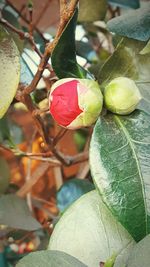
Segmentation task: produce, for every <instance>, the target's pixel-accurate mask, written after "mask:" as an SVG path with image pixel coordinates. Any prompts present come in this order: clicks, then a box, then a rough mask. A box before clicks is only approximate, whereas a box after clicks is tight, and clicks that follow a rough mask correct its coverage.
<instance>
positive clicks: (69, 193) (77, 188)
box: [57, 178, 94, 212]
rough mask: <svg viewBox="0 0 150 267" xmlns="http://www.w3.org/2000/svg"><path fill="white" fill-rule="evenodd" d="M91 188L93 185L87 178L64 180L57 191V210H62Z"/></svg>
mask: <svg viewBox="0 0 150 267" xmlns="http://www.w3.org/2000/svg"><path fill="white" fill-rule="evenodd" d="M93 189H94V185H93V184H92V183H90V182H89V181H88V180H81V179H75V178H74V179H70V180H69V181H67V182H65V183H64V184H63V186H62V187H61V188H60V189H59V191H58V192H57V206H58V208H59V210H60V211H62V212H63V211H64V210H65V209H66V208H67V207H69V205H71V204H72V203H73V202H74V201H75V200H77V199H78V198H79V197H81V196H82V195H83V194H85V193H87V192H89V191H91V190H93Z"/></svg>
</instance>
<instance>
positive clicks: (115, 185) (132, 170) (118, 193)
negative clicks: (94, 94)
mask: <svg viewBox="0 0 150 267" xmlns="http://www.w3.org/2000/svg"><path fill="white" fill-rule="evenodd" d="M149 120H150V119H149V115H148V114H146V113H144V112H140V111H135V112H133V113H132V114H131V115H129V116H117V115H113V114H108V115H106V116H104V117H101V118H100V119H99V120H98V121H97V123H96V126H95V129H94V132H93V135H92V141H91V149H90V164H91V172H92V176H93V179H94V182H95V184H96V187H97V188H98V190H99V193H100V195H101V196H102V198H103V201H104V202H105V204H106V205H107V206H108V207H109V209H110V210H111V212H112V213H113V214H114V215H115V216H116V217H117V219H118V220H119V221H120V222H121V223H122V225H123V226H124V227H125V228H126V229H127V230H128V232H129V233H130V234H131V235H132V237H133V238H134V239H135V240H136V241H139V240H141V239H142V238H143V237H145V236H146V235H147V234H148V233H150V213H149V207H150V200H149V199H150V173H149V166H150V123H149Z"/></svg>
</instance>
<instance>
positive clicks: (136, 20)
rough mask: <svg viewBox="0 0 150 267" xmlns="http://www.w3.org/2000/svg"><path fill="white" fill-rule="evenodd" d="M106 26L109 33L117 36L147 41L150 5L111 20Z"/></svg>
mask: <svg viewBox="0 0 150 267" xmlns="http://www.w3.org/2000/svg"><path fill="white" fill-rule="evenodd" d="M107 26H108V29H109V30H110V31H111V32H114V33H116V34H118V35H121V36H125V37H128V38H133V39H136V40H140V41H148V40H149V38H150V3H148V4H147V5H145V6H144V7H141V8H139V9H137V10H132V11H129V12H128V13H125V14H123V15H121V16H119V17H116V18H113V19H111V20H110V21H108V23H107Z"/></svg>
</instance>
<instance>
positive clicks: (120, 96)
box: [104, 77, 141, 115]
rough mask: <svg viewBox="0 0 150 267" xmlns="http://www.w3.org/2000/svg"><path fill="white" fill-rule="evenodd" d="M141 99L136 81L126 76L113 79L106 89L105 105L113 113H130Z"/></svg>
mask: <svg viewBox="0 0 150 267" xmlns="http://www.w3.org/2000/svg"><path fill="white" fill-rule="evenodd" d="M140 100H141V94H140V92H139V89H138V87H137V86H136V84H135V82H134V81H133V80H131V79H129V78H126V77H118V78H115V79H113V80H112V81H111V82H110V83H109V84H108V85H107V86H106V87H105V90H104V101H105V106H106V108H107V109H108V110H110V111H111V112H113V113H116V114H120V115H127V114H130V113H131V112H132V111H134V110H135V108H136V106H137V104H138V103H139V102H140Z"/></svg>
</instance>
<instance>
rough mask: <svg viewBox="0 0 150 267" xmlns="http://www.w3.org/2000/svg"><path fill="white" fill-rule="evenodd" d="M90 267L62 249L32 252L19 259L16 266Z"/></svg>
mask: <svg viewBox="0 0 150 267" xmlns="http://www.w3.org/2000/svg"><path fill="white" fill-rule="evenodd" d="M27 266H28V267H88V266H87V265H85V264H83V263H82V262H81V261H79V260H77V259H76V258H74V257H72V256H70V255H68V254H67V253H64V252H62V251H55V250H52V251H37V252H32V253H30V254H29V255H27V256H26V257H24V258H23V259H21V260H20V261H19V263H18V264H17V265H16V267H27Z"/></svg>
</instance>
